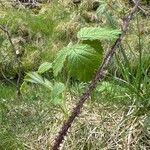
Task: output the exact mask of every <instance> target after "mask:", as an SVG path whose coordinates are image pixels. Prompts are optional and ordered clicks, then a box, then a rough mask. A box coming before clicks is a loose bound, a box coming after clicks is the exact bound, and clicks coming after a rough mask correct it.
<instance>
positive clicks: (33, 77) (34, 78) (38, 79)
mask: <svg viewBox="0 0 150 150" xmlns="http://www.w3.org/2000/svg"><path fill="white" fill-rule="evenodd" d="M24 80H25V81H27V82H31V83H39V84H43V83H44V80H43V78H42V76H41V75H39V74H38V73H37V72H29V73H27V75H26V77H25V79H24Z"/></svg>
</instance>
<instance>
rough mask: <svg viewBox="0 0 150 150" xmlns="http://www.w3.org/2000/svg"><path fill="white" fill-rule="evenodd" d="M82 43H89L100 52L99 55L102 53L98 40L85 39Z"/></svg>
mask: <svg viewBox="0 0 150 150" xmlns="http://www.w3.org/2000/svg"><path fill="white" fill-rule="evenodd" d="M82 43H83V44H88V45H90V46H91V47H92V48H94V50H95V51H97V52H98V53H99V54H101V55H102V54H103V47H102V43H101V42H100V41H99V40H92V41H91V40H85V41H82Z"/></svg>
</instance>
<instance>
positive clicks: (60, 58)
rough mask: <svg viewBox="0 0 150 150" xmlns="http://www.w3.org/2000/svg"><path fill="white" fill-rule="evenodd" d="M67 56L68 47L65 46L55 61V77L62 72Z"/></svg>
mask: <svg viewBox="0 0 150 150" xmlns="http://www.w3.org/2000/svg"><path fill="white" fill-rule="evenodd" d="M67 56H68V47H65V48H63V49H62V50H60V51H59V53H58V54H57V57H56V59H55V61H54V63H53V72H54V76H55V77H56V76H57V75H58V73H60V72H61V70H62V68H63V66H64V63H65V61H66V58H67Z"/></svg>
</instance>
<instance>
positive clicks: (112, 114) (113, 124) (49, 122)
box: [0, 85, 150, 150]
mask: <svg viewBox="0 0 150 150" xmlns="http://www.w3.org/2000/svg"><path fill="white" fill-rule="evenodd" d="M76 86H77V85H76ZM80 86H81V85H80ZM80 86H79V88H78V91H79V93H80V90H82V89H81V88H82V87H80ZM11 88H12V89H14V88H13V87H11V86H10V89H11ZM75 89H76V88H73V89H72V90H73V91H72V92H74V93H76V94H75V95H74V96H73V95H72V96H71V95H70V94H69V93H68V96H67V107H68V109H69V110H71V109H72V107H73V106H74V105H75V103H76V102H77V100H78V94H77V91H74V90H75ZM31 90H32V93H31V92H30V91H31ZM48 92H49V91H46V90H45V89H42V88H39V87H36V86H35V87H32V88H30V89H29V92H28V93H26V94H25V95H23V98H22V99H21V100H20V101H18V102H17V103H16V98H15V97H12V95H11V96H10V97H9V95H4V94H3V95H1V97H5V99H6V100H5V101H1V104H3V105H1V106H3V108H4V107H5V108H4V109H1V110H3V111H1V123H0V126H1V129H2V130H1V131H0V139H1V141H2V142H1V144H0V147H1V149H2V150H3V149H5V150H9V149H10V150H17V149H33V150H36V149H40V150H48V149H49V148H50V147H51V144H52V142H53V140H54V137H55V135H56V133H57V132H58V130H59V128H60V127H61V124H62V122H63V120H64V116H63V114H62V113H61V112H59V111H57V110H56V108H55V107H53V106H51V105H50V103H49V93H48ZM3 93H4V92H3ZM11 94H12V93H11ZM97 94H98V93H97ZM96 98H97V99H99V100H97V101H94V102H92V101H91V100H92V99H91V100H89V101H88V102H87V103H86V104H85V105H84V108H83V110H82V114H81V115H80V116H79V118H77V119H76V121H75V123H74V124H73V126H72V128H71V130H70V132H69V134H68V136H67V138H66V139H65V142H64V144H63V145H62V149H63V150H66V149H69V150H98V149H102V150H108V149H109V150H112V149H115V150H116V149H126V148H128V149H135V150H145V149H148V148H149V147H150V145H149V138H150V137H149V132H150V129H149V124H148V120H149V119H148V117H147V116H146V115H140V116H137V115H136V114H135V112H136V110H137V107H136V105H135V104H134V103H133V104H132V105H131V104H130V105H129V104H126V105H125V104H124V103H121V102H120V104H117V103H116V104H115V103H111V102H109V100H107V101H105V100H104V98H106V96H104V97H101V98H100V96H99V97H98V95H97V97H96ZM9 99H11V100H9ZM110 103H111V105H110ZM2 118H3V119H2Z"/></svg>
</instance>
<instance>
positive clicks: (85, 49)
mask: <svg viewBox="0 0 150 150" xmlns="http://www.w3.org/2000/svg"><path fill="white" fill-rule="evenodd" d="M101 57H102V55H101V54H100V53H99V52H97V51H96V50H94V48H92V47H91V46H89V45H87V44H76V45H73V46H71V47H70V48H69V54H68V57H67V69H68V72H70V74H71V76H73V77H76V78H77V79H78V80H81V81H88V80H90V79H91V77H92V75H93V73H94V72H95V71H96V69H97V68H98V66H99V64H100V61H101Z"/></svg>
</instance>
